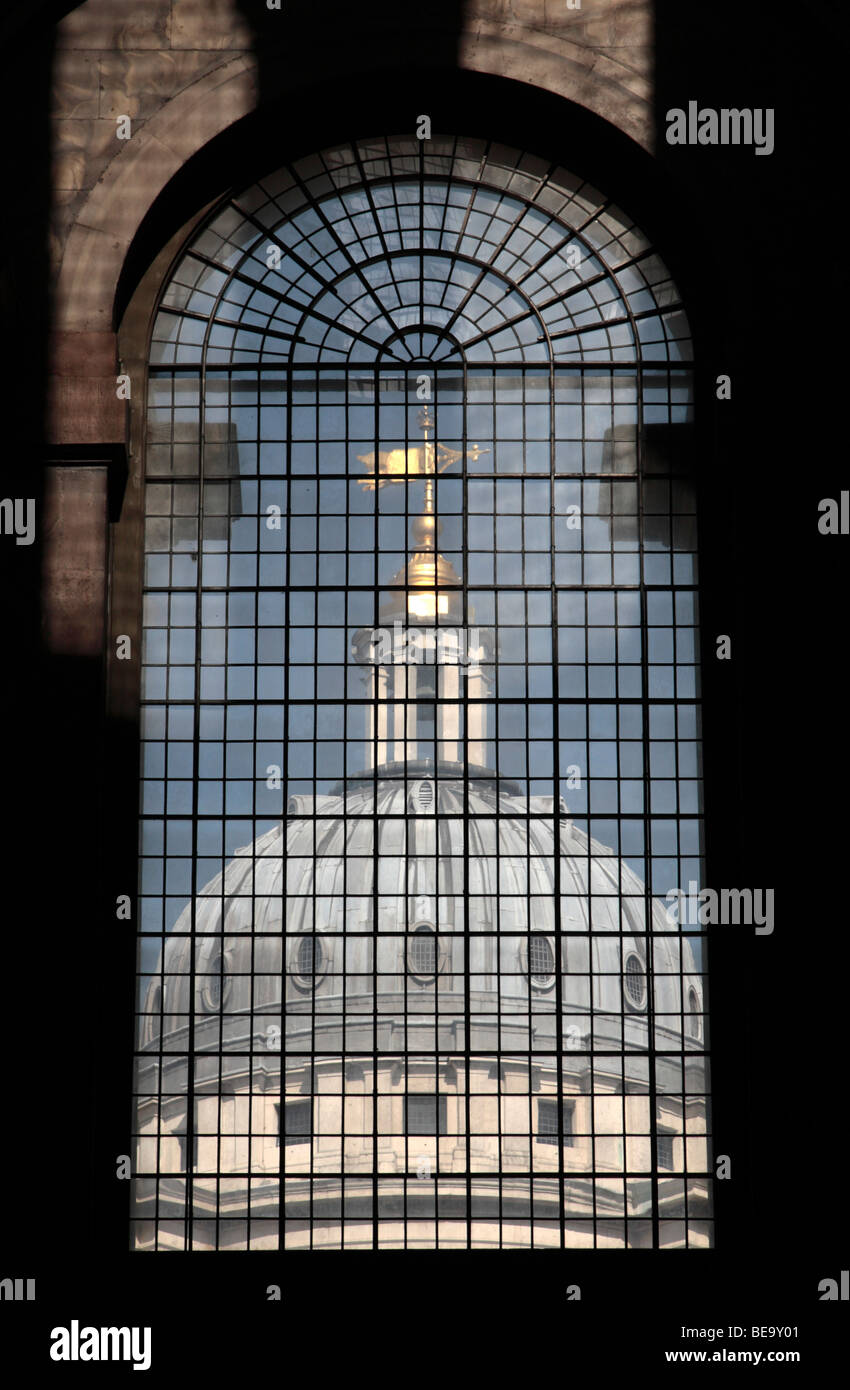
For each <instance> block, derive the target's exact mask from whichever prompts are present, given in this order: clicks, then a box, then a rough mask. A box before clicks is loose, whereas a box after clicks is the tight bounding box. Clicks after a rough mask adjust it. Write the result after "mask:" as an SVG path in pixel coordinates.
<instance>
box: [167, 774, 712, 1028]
mask: <svg viewBox="0 0 850 1390" xmlns="http://www.w3.org/2000/svg"><path fill="white" fill-rule="evenodd" d="M392 771H393V770H392V769H382V770H381V773H382V774H383V775H378V776H377V777H374V778H373V777H368V778H366V777H364V778H362V779H359V780H358V779H353V780H351V781H349V782H348V784H347V785H346V786H345V787H338V788H336V789H334V791H333V792H332V793H331V794H328V795H324V796H317V797H316V798H312V797H306V796H292V797H290V799H289V803H288V807H287V811H288V814H287V818H286V820H285V822H282V823H280V824H278V825H276V826H274V827H273V828H272V829H271V830H269V831H267V832H266V833H265V834H263V835H261V836H260V837H259V838H258V839H257V840H256V841H255V842H254V843H253V844H252V845H249V846H247V847H245V848H243V849H240V850H237V852H236V854H235V856H234V858H233V859H232V861H231V862H230V863H229V864H228V865H227V867H226V868H225V870H224V871H223V873H221V874H219V875H217V876H216V877H215V878H213V879H212V880H211V881H210V882H209V883H208V884H207V885H206V886H205V887H204V888H203V889H202V890H201V891H200V893H199V894H198V896H197V899H196V902H195V905H194V914H195V923H194V935H193V931H192V913H193V908H192V905H191V904H189V905H188V906H187V907H186V908H185V909H184V911H183V912H182V914H181V916H180V917H179V919H178V921H177V923H176V924H175V927H174V930H173V932H172V934H171V935H170V937H169V938H168V940H167V942H166V945H165V950H164V954H163V958H162V962H161V970H162V979H163V985H164V999H163V1008H162V1032H163V1041H164V1040H165V1038H166V1037H170V1038H171V1040H172V1044H173V1045H175V1046H176V1045H177V1043H178V1040H179V1035H180V1034H181V1033H187V1034H188V1029H189V1026H190V1018H191V1015H192V1014H193V1013H194V1014H195V1015H196V1016H195V1019H194V1038H195V1046H196V1047H201V1048H202V1047H203V1045H204V1038H205V1036H206V1035H207V1034H208V1035H209V1038H210V1043H211V1045H214V1046H216V1047H218V1046H219V1041H218V1038H219V1030H220V1029H221V1044H220V1045H221V1046H222V1047H224V1048H225V1049H227V1048H231V1049H241V1048H246V1047H247V1048H250V1047H251V1046H252V1045H253V1046H255V1047H256V1046H259V1045H262V1044H263V1042H264V1040H265V1039H266V1038H267V1037H268V1036H269V1030H270V1029H272V1030H273V1029H275V1028H276V1029H277V1030H278V1032H280V1031H281V1030H282V1031H283V1033H284V1034H285V1035H286V1036H287V1038H290V1039H293V1040H294V1039H295V1038H297V1036H298V1035H299V1033H303V1034H304V1037H305V1040H306V1042H307V1044H309V1036H310V1033H311V1031H312V1032H314V1033H315V1036H316V1046H317V1047H319V1046H321V1049H322V1050H323V1051H327V1050H333V1049H334V1048H337V1049H339V1050H340V1051H342V1050H343V1033H344V1032H345V1034H346V1040H345V1048H346V1049H347V1050H351V1048H352V1047H353V1048H355V1049H356V1048H357V1047H358V1046H362V1047H363V1048H364V1049H368V1050H371V1049H372V1047H373V1045H374V1044H373V1036H372V1028H373V1023H372V1013H373V1008H372V1002H373V999H374V1000H375V1013H376V1019H377V1022H376V1025H375V1026H376V1028H377V1034H378V1041H377V1046H378V1048H379V1050H383V1051H393V1050H395V1049H397V1048H400V1049H404V1048H405V1047H408V1048H409V1047H416V1046H417V1045H418V1044H417V1043H416V1040H415V1037H414V1034H415V1032H416V1026H415V1025H414V1024H413V1023H412V1022H411V1019H410V1018H407V1019H405V1015H406V1014H407V1013H409V1012H410V1011H411V1010H412V1009H414V1007H415V1017H416V1018H417V1019H419V1018H420V1017H422V1019H423V1021H422V1022H421V1024H420V1025H419V1026H420V1028H421V1031H422V1034H423V1041H422V1043H421V1045H422V1046H423V1047H426V1046H428V1045H429V1043H428V1040H427V1038H426V1036H425V1035H426V1034H428V1036H429V1037H430V1036H431V1035H432V1034H433V1028H434V1023H433V1020H430V1021H425V1020H424V1015H422V1010H423V1008H425V1007H426V1005H427V1000H428V998H429V997H430V999H431V1000H432V1002H433V1003H434V1005H435V1012H436V1013H437V1015H438V1022H437V1042H436V1045H437V1046H438V1047H440V1048H446V1049H449V1050H452V1049H461V1050H462V1049H464V1048H466V1047H467V1046H469V1047H471V1048H474V1049H476V1050H478V1049H482V1048H483V1049H488V1048H489V1049H497V1048H498V1046H499V1044H498V1041H497V1037H496V1017H495V1012H494V1013H493V1014H492V1016H491V1017H490V1018H488V1006H491V1005H493V1001H494V1000H498V1001H499V1002H500V1007H501V1008H502V1010H504V1009H505V1008H508V1009H509V1010H510V1009H511V1008H515V1009H516V1011H517V1013H516V1017H517V1022H516V1024H513V1025H512V1024H511V1022H510V1019H509V1020H508V1022H507V1023H506V1022H505V1020H504V1019H502V1023H501V1033H502V1042H501V1046H502V1047H503V1048H504V1047H510V1046H516V1047H518V1048H522V1047H525V1046H527V1045H528V1043H527V1042H526V1041H525V1034H526V1033H527V1031H528V1023H527V1018H528V1017H529V1016H530V1017H531V1019H532V1035H533V1043H532V1045H533V1046H535V1047H538V1048H542V1049H546V1048H550V1049H556V1048H557V1045H558V1044H557V1035H556V1028H555V1025H556V1016H557V1009H558V995H559V993H560V1008H561V1011H562V1012H563V1013H564V1014H565V1015H566V1016H567V1017H566V1025H567V1027H568V1028H569V1034H570V1038H571V1039H572V1044H571V1045H572V1046H574V1047H578V1048H581V1049H585V1048H589V1047H590V1046H593V1047H595V1048H605V1047H614V1048H624V1049H629V1048H635V1049H645V1048H646V1047H647V1030H648V1026H649V1025H648V1015H647V1006H648V1005H649V1006H650V1007H651V1009H652V1011H653V1014H654V1026H655V1035H656V1045H657V1046H659V1047H661V1048H665V1047H670V1048H673V1049H679V1050H681V1049H684V1050H686V1051H687V1050H688V1048H697V1047H699V1042H698V1039H697V1038H696V1037H695V1036H694V1033H693V1030H692V1029H688V1028H685V1030H684V1033H683V1028H682V1013H683V1004H684V1010H685V1013H686V1014H697V1013H701V1012H702V1007H703V1005H702V982H701V978H700V975H699V972H698V969H697V966H696V963H695V961H694V957H693V952H692V949H691V946H690V942H689V941H688V940H687V938H684V937H682V936H681V935H680V934H679V931H678V928H677V927H676V925H675V923H674V922H673V921H672V920H671V918H670V917H669V915H668V913H667V911H666V910H665V908H664V906H663V904H661V903H660V902H659V901H657V900H654V899H651V900H650V901H651V913H652V917H651V923H650V929H649V935H647V927H646V915H645V914H646V904H647V896H646V890H645V887H644V884H643V883H642V882H641V880H640V878H639V877H638V876H637V874H636V873H635V872H634V871H633V870H632V869H631V868H630V867H629V865H628V864H627V863H625V862H624V861H623V860H621V859H619V858H618V857H617V856H616V854H615V853H614V851H613V850H612V849H610V848H608V847H606V846H605V845H603V844H601V843H600V842H599V841H598V840H594V839H590V838H589V837H588V835H587V834H586V833H585V832H584V831H583V830H582V829H580V828H579V827H578V826H577V825H576V824H575V823H574V822H573V821H572V820H571V818H570V817H569V814H568V813H567V810H566V807H565V806H564V804H563V802H562V803H561V805H560V806H559V807H558V810H557V820H558V825H559V830H558V856H557V858H558V859H559V863H557V864H556V854H555V828H554V827H555V814H554V812H553V801H552V798H551V797H548V798H547V797H530V798H526V797H522V796H520V795H518V794H516V788H514V787H513V786H512V784H511V783H506V782H505V781H504V780H501V781H500V780H497V779H496V778H495V777H493V776H492V775H491V776H489V777H488V776H483V775H482V776H479V777H473V776H470V777H469V778H468V779H466V778H464V777H463V775H462V773H461V772H460V771H457V772H454V773H452V772H451V771H449V772H447V771H446V770H445V769H442V768H440V769H438V774H437V775H434V772H433V769H430V770H429V769H428V768H420V769H419V770H418V773H419V775H415V774H416V771H417V770H416V769H415V768H414V769H412V768H411V767H408V769H407V772H408V775H407V776H406V777H404V776H399V775H396V776H394V775H386V774H387V773H392ZM284 837H285V839H284ZM558 898H560V905H561V959H560V967H561V968H560V980H558V978H557V975H556V971H555V969H554V964H555V960H556V956H557V925H556V911H555V905H556V901H557V899H558ZM465 904H468V920H467V917H466V907H465ZM376 916H377V920H375V918H376ZM417 929H418V931H419V933H420V934H421V933H422V932H423V930H430V931H431V932H432V933H433V935H434V939H435V940H434V952H433V954H434V960H435V964H436V969H435V971H434V972H433V975H432V976H430V977H428V979H427V983H426V984H422V983H419V984H417V985H416V989H415V994H413V995H412V994H411V990H412V989H413V984H412V981H416V980H418V979H419V978H420V977H418V976H417V975H416V973H415V971H414V972H412V971H411V965H410V958H409V947H410V941H411V937H412V935H413V934H414V933H415V932H416V931H417ZM537 938H540V942H538V941H537V940H536V939H537ZM542 941H545V942H548V952H547V950H546V948H544V947H543V946H542V944H541V942H542ZM648 942H649V949H650V951H651V956H652V959H651V961H650V962H647V949H648V946H647V943H648ZM420 945H421V943H420ZM193 948H194V991H195V997H194V1002H193V999H192V988H193ZM420 954H421V950H420ZM544 960H547V961H548V962H549V963H550V965H549V969H548V970H543V971H542V972H541V962H543V961H544ZM648 965H649V967H650V969H649V971H648V969H647V966H648ZM467 974H468V975H469V980H468V982H467V978H466V977H467ZM648 974H649V975H651V977H652V979H653V990H652V998H651V999H647V989H646V982H647V976H648ZM158 988H159V985H158V984H157V985H155V986H152V987H151V992H152V991H153V990H154V989H158ZM467 988H468V992H469V993H468V1006H467V1002H466V999H467ZM376 996H377V997H376ZM437 1006H438V1007H437ZM467 1007H468V1008H469V1010H470V1011H471V1016H470V1018H469V1020H468V1029H467V1026H466V1022H465V1013H466V1009H467ZM147 1008H148V1009H149V1010H150V1011H151V1012H150V1023H151V1024H152V1025H154V1028H155V1029H156V1032H157V1033H158V1026H159V1019H158V1017H157V1016H156V1014H157V1012H158V1010H157V1009H156V1001H154V1000H153V999H152V998H151V997H150V994H149V1002H148V1005H147ZM358 1018H360V1019H361V1020H362V1021H361V1022H360V1023H359V1024H358ZM429 1030H430V1032H429ZM511 1033H513V1034H514V1035H515V1036H514V1037H513V1038H512V1039H511V1040H509V1038H508V1036H507V1035H510V1034H511ZM320 1039H321V1041H320ZM405 1039H406V1040H405ZM146 1042H147V1044H148V1045H149V1046H152V1047H158V1046H159V1045H160V1040H159V1037H158V1036H157V1035H156V1033H155V1032H154V1031H153V1030H152V1031H151V1033H150V1034H149V1036H148V1038H147V1040H146ZM431 1045H433V1043H432V1044H431Z"/></svg>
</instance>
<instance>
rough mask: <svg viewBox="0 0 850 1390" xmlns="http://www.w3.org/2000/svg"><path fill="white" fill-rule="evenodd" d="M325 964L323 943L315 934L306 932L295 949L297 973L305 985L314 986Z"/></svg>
mask: <svg viewBox="0 0 850 1390" xmlns="http://www.w3.org/2000/svg"><path fill="white" fill-rule="evenodd" d="M323 963H324V952H323V950H322V943H321V941H320V940H319V938H318V937H317V936H316V935H315V933H314V932H305V934H304V935H303V936H302V937H301V939H300V941H299V942H298V945H297V946H296V948H295V960H294V965H295V973H296V975H298V976H300V978H301V980H303V982H304V983H305V984H308V985H313V984H314V983H315V981H316V979H317V977H318V976H319V975H320V974H321V970H322V965H323Z"/></svg>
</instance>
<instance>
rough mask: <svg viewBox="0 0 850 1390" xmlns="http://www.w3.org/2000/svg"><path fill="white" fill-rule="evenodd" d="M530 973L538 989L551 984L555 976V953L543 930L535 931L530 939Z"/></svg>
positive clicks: (532, 981)
mask: <svg viewBox="0 0 850 1390" xmlns="http://www.w3.org/2000/svg"><path fill="white" fill-rule="evenodd" d="M528 975H529V979H530V980H531V983H532V984H533V985H536V986H537V988H538V989H543V988H545V987H546V986H548V985H551V984H552V982H553V980H554V978H555V953H554V951H553V950H552V943H551V942H550V940H549V938H548V936H544V935H543V934H542V932H533V933H532V935H531V936H530V937H529V939H528Z"/></svg>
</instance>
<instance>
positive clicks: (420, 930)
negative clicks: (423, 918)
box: [407, 923, 439, 980]
mask: <svg viewBox="0 0 850 1390" xmlns="http://www.w3.org/2000/svg"><path fill="white" fill-rule="evenodd" d="M438 963H439V950H438V943H437V933H436V932H435V931H434V928H433V927H429V926H428V925H427V924H426V923H423V924H421V925H420V926H418V927H414V929H413V931H412V932H411V933H410V936H409V938H408V943H407V968H408V970H409V971H410V973H411V975H415V976H416V977H417V979H420V980H432V979H433V978H434V976H435V975H436V973H437V965H438Z"/></svg>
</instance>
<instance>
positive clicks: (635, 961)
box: [623, 956, 646, 1009]
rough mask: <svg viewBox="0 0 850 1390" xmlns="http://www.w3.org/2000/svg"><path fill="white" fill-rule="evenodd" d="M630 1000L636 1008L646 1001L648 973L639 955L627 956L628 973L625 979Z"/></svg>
mask: <svg viewBox="0 0 850 1390" xmlns="http://www.w3.org/2000/svg"><path fill="white" fill-rule="evenodd" d="M623 984H624V986H625V991H626V998H627V1000H628V1002H629V1003H630V1004H631V1005H632V1006H633V1007H634V1008H636V1009H642V1008H643V1007H644V1004H645V1003H646V975H645V973H644V969H643V962H642V961H641V959H640V957H639V956H627V957H626V973H625V978H624V981H623Z"/></svg>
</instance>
